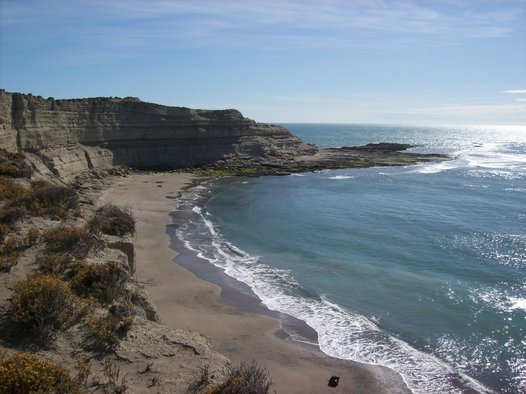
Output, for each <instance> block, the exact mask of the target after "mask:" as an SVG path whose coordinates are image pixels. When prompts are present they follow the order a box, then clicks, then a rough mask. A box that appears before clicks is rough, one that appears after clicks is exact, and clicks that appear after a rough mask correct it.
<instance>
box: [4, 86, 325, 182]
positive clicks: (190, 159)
mask: <svg viewBox="0 0 526 394" xmlns="http://www.w3.org/2000/svg"><path fill="white" fill-rule="evenodd" d="M0 147H3V148H5V149H7V150H10V151H16V150H18V151H23V152H24V153H26V154H27V155H28V157H29V158H30V160H31V161H32V162H33V164H34V165H35V166H36V167H37V168H38V170H40V172H51V173H52V174H53V175H55V176H59V177H60V178H61V179H63V180H64V181H68V180H72V179H73V178H74V177H75V176H77V175H79V174H80V173H82V172H85V171H86V170H91V169H108V168H112V167H114V166H126V167H133V168H139V169H174V168H194V167H202V166H207V165H211V164H213V163H216V162H217V161H219V160H236V159H248V158H253V157H259V158H267V159H268V160H270V161H275V162H280V161H282V160H283V159H284V158H287V157H297V156H302V155H312V154H314V153H316V152H317V149H316V148H315V147H314V146H312V145H308V144H304V143H303V142H302V141H301V140H300V139H299V138H297V137H295V136H294V135H292V134H291V133H290V132H289V131H288V130H286V129H284V128H282V127H279V126H274V125H267V124H261V123H256V122H254V121H253V120H251V119H248V118H245V117H243V116H242V115H241V113H240V112H239V111H237V110H234V109H227V110H196V109H189V108H184V107H169V106H164V105H158V104H152V103H146V102H142V101H140V100H139V99H137V98H133V97H127V98H86V99H72V100H55V99H53V98H48V99H44V98H43V97H39V96H32V95H25V94H20V93H8V92H5V91H0Z"/></svg>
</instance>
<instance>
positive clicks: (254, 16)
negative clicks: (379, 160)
mask: <svg viewBox="0 0 526 394" xmlns="http://www.w3.org/2000/svg"><path fill="white" fill-rule="evenodd" d="M0 88H3V89H5V90H6V91H9V92H23V93H32V94H34V95H41V96H44V97H45V98H47V97H55V98H80V97H100V96H118V97H125V96H134V97H139V98H140V99H141V100H143V101H149V102H155V103H160V104H165V105H174V106H185V107H191V108H210V109H221V108H237V109H239V110H240V111H241V112H242V113H243V114H244V115H245V116H248V117H250V118H252V119H255V120H257V121H261V122H272V123H280V122H314V123H395V124H486V125H487V124H517V125H526V0H476V1H475V0H474V1H467V0H442V1H431V0H429V1H428V0H421V1H416V0H415V1H411V0H315V1H311V0H282V1H277V0H264V1H258V0H238V1H232V0H221V1H217V0H216V1H211V0H189V1H187V0H171V1H170V0H143V1H138V0H90V1H87V0H0Z"/></svg>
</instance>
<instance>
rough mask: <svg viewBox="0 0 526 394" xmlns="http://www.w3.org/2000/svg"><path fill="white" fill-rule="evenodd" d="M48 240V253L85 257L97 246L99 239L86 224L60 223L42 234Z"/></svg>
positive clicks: (46, 250)
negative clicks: (69, 224)
mask: <svg viewBox="0 0 526 394" xmlns="http://www.w3.org/2000/svg"><path fill="white" fill-rule="evenodd" d="M42 238H43V240H44V241H45V242H46V249H45V253H46V254H58V255H61V254H62V255H68V256H70V257H71V258H76V259H83V258H85V257H86V256H87V255H88V253H89V251H90V250H92V249H93V248H94V247H96V246H97V245H98V243H99V240H98V239H97V237H96V236H95V235H94V234H91V233H90V232H89V231H88V230H87V229H86V228H85V227H84V226H67V225H60V226H58V227H55V228H52V229H50V230H48V231H46V232H45V233H44V234H42Z"/></svg>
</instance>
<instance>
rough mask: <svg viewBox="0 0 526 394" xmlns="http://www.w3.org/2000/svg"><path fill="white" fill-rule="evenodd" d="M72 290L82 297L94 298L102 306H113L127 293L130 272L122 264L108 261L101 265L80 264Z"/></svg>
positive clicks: (74, 276) (72, 283) (76, 269)
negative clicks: (112, 304) (126, 287)
mask: <svg viewBox="0 0 526 394" xmlns="http://www.w3.org/2000/svg"><path fill="white" fill-rule="evenodd" d="M75 271H76V272H75V273H74V275H73V278H72V280H71V288H72V289H73V291H74V292H75V293H76V294H77V295H79V296H82V297H93V298H95V299H96V300H97V301H99V302H100V303H102V304H111V303H112V302H113V301H115V300H117V299H118V298H120V297H121V296H123V295H124V293H125V286H126V282H127V281H128V280H129V276H128V272H127V271H126V270H125V269H124V268H123V267H122V265H121V264H119V263H118V262H115V261H108V262H106V263H101V264H78V265H77V266H76V267H75Z"/></svg>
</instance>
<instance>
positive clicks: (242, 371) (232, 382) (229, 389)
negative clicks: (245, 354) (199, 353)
mask: <svg viewBox="0 0 526 394" xmlns="http://www.w3.org/2000/svg"><path fill="white" fill-rule="evenodd" d="M223 375H224V377H225V378H224V379H223V382H221V383H211V379H212V377H213V375H211V374H210V372H209V369H208V366H205V368H202V369H201V373H200V375H199V376H198V377H197V379H196V381H195V382H194V383H193V384H192V385H190V387H189V388H188V390H189V392H191V393H200V394H268V393H269V390H270V386H271V385H272V380H271V379H270V375H269V373H268V371H267V370H266V369H265V368H262V367H260V366H259V365H258V364H257V363H256V362H252V363H249V364H246V363H241V364H240V365H239V366H238V367H232V366H230V367H228V368H226V369H225V370H224V371H223Z"/></svg>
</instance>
